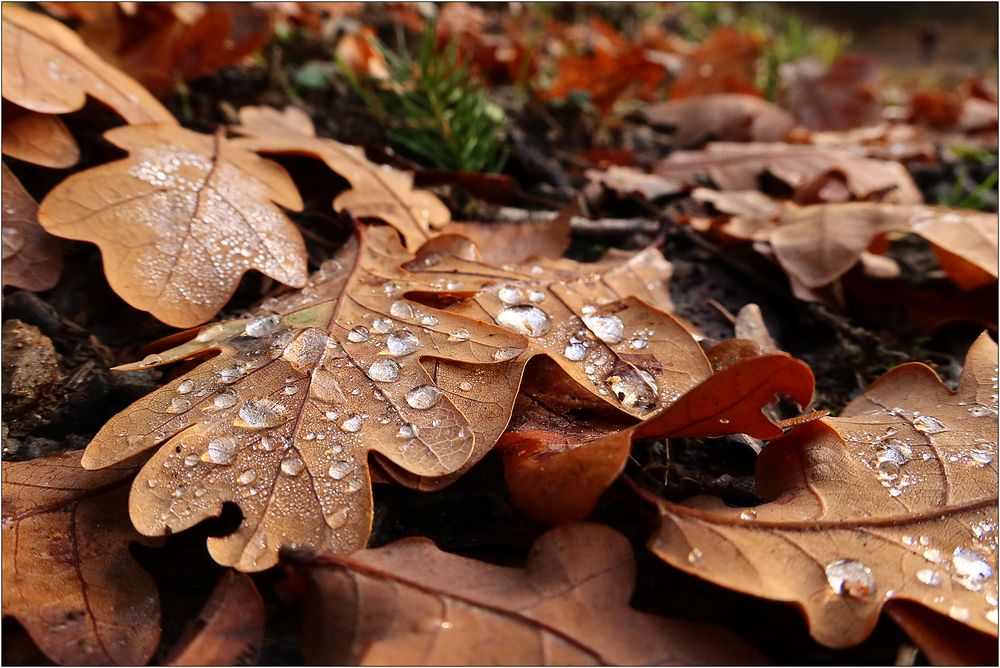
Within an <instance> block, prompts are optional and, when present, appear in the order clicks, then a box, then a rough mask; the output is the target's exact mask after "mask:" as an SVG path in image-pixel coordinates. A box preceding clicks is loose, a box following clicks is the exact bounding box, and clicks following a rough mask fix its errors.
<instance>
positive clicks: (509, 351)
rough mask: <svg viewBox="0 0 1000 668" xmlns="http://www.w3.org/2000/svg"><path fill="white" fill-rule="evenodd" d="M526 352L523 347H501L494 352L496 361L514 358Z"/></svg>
mask: <svg viewBox="0 0 1000 668" xmlns="http://www.w3.org/2000/svg"><path fill="white" fill-rule="evenodd" d="M522 352H524V349H523V348H500V349H499V350H496V351H495V352H494V353H493V361H494V362H506V361H507V360H512V359H514V358H515V357H517V356H518V355H520V354H521V353H522Z"/></svg>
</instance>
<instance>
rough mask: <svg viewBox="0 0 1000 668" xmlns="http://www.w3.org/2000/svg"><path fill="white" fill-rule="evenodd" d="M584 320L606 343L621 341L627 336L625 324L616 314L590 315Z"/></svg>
mask: <svg viewBox="0 0 1000 668" xmlns="http://www.w3.org/2000/svg"><path fill="white" fill-rule="evenodd" d="M583 322H584V323H585V324H586V325H587V327H589V328H590V331H592V332H593V333H594V335H595V336H597V338H599V339H600V340H601V341H604V342H605V343H621V340H622V339H623V338H625V325H624V324H623V323H622V321H621V318H619V317H618V316H616V315H588V316H584V318H583Z"/></svg>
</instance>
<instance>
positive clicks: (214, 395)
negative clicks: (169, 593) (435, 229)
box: [83, 226, 527, 571]
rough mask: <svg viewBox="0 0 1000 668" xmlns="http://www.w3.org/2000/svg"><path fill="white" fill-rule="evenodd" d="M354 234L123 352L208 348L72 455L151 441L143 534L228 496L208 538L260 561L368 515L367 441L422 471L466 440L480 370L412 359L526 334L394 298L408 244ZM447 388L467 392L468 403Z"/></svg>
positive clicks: (176, 523)
mask: <svg viewBox="0 0 1000 668" xmlns="http://www.w3.org/2000/svg"><path fill="white" fill-rule="evenodd" d="M359 236H360V246H359V242H358V241H353V242H351V243H349V244H348V245H347V246H345V247H344V249H343V250H342V251H341V252H340V253H339V255H338V256H337V257H336V258H335V259H334V260H332V261H328V263H327V264H325V265H324V267H323V268H322V269H321V270H320V271H319V272H318V273H317V274H314V276H313V278H312V280H311V282H310V283H309V284H308V285H307V286H306V287H305V288H304V289H303V290H301V291H297V292H292V293H290V294H288V295H286V296H284V297H280V298H271V299H269V300H265V302H263V303H262V305H261V307H260V309H258V310H257V311H256V312H255V314H254V315H253V316H252V317H250V318H244V319H239V320H231V321H225V322H220V323H217V324H214V325H212V326H210V327H206V328H204V329H202V330H201V332H200V333H199V334H198V335H197V337H196V338H194V339H193V340H191V341H189V342H187V343H183V344H181V345H178V346H176V347H174V348H172V349H170V350H167V351H165V352H162V353H160V354H158V355H155V356H153V357H151V358H148V359H147V360H145V361H144V362H140V363H137V364H133V365H127V366H126V367H122V368H123V369H131V368H148V367H150V366H153V365H158V364H165V363H168V362H174V361H178V360H182V359H189V358H193V357H196V358H201V357H204V356H206V355H208V354H212V353H217V354H216V356H214V357H211V359H208V360H207V361H205V362H202V363H201V364H200V365H199V366H197V367H195V368H194V369H193V370H191V371H190V372H188V373H187V374H185V375H183V376H181V377H179V378H177V379H175V380H174V381H172V382H171V383H169V384H168V385H166V386H165V387H163V388H161V389H160V390H158V391H156V392H154V393H152V394H150V395H148V396H146V397H144V398H143V399H140V400H139V401H138V402H136V403H135V404H133V405H132V406H131V407H130V408H128V409H127V410H125V411H123V412H122V413H119V414H118V415H117V416H115V417H114V418H112V419H111V420H110V421H109V422H108V423H107V424H106V425H105V426H104V428H103V429H102V430H101V431H100V432H99V433H98V434H97V436H96V437H95V438H94V440H93V441H92V442H91V444H90V445H89V446H88V448H87V451H86V454H85V455H84V458H83V464H84V466H86V467H87V468H102V467H105V466H111V465H114V464H116V463H117V462H121V461H125V460H128V459H130V458H132V457H134V456H137V455H138V454H140V453H142V452H144V451H147V450H150V449H156V453H155V454H154V455H153V456H152V458H151V459H150V460H149V462H148V463H147V464H146V465H145V466H144V467H143V468H142V470H141V471H140V472H139V474H138V476H137V478H136V482H135V484H134V485H133V488H132V490H133V491H132V496H131V497H130V500H129V507H130V512H131V516H132V521H133V523H134V524H135V525H136V528H138V529H139V531H140V532H141V533H143V534H145V535H160V534H165V533H170V532H174V531H179V530H182V529H185V528H187V527H190V526H192V525H194V524H196V523H198V522H199V521H201V520H203V519H206V518H208V517H212V516H214V515H217V514H219V513H220V512H221V510H222V504H223V503H224V502H227V501H230V502H233V503H235V504H237V505H238V506H239V507H240V509H241V510H242V512H243V518H244V519H243V523H242V524H241V525H240V526H239V528H238V529H237V530H236V531H235V532H234V533H232V534H230V535H228V536H225V537H221V538H211V539H209V542H208V547H209V551H210V553H211V554H212V556H213V558H214V559H215V560H216V561H218V562H219V563H221V564H224V565H230V566H234V567H235V568H237V569H239V570H243V571H257V570H262V569H265V568H268V567H270V566H272V565H273V564H274V563H275V562H276V560H277V554H278V550H279V548H280V547H281V546H282V545H298V546H305V547H309V548H312V549H314V550H323V551H332V552H338V553H343V552H351V551H353V550H356V549H359V548H362V547H364V546H365V544H366V543H367V541H368V536H369V532H370V530H371V522H372V501H371V488H370V482H369V471H368V464H367V457H368V453H369V452H375V453H378V454H379V455H381V457H382V458H384V459H385V460H387V461H389V462H391V463H393V464H395V465H396V466H398V467H399V468H400V469H402V470H405V471H408V472H409V473H411V474H413V475H418V476H425V477H431V476H440V475H444V474H447V473H451V472H453V471H455V470H457V469H459V468H460V467H461V466H462V465H463V464H465V463H466V461H467V460H468V459H469V457H470V456H471V455H472V452H473V441H474V431H473V429H472V427H471V422H473V421H483V422H486V421H488V418H486V417H484V416H483V415H482V413H484V412H486V411H487V410H488V406H489V404H488V402H489V399H490V394H491V392H492V391H493V390H492V385H484V384H483V383H478V382H477V387H476V388H469V389H468V391H465V390H464V389H462V388H459V387H458V386H457V385H452V386H449V385H446V384H445V383H447V382H457V379H455V381H451V380H450V379H449V378H445V377H443V376H442V375H432V374H431V373H429V372H428V368H429V369H431V370H433V368H434V367H433V365H432V364H431V363H430V362H428V363H427V364H428V366H427V367H425V366H422V365H421V362H420V361H421V360H422V359H423V358H425V357H426V358H440V359H442V360H450V361H452V362H456V363H465V364H468V365H471V366H470V368H471V369H473V370H476V369H479V368H482V367H484V366H486V367H487V368H488V366H489V365H491V364H492V363H494V362H495V361H497V360H503V359H507V358H513V357H516V356H517V355H518V354H519V353H520V352H521V351H522V350H523V349H524V348H525V346H526V345H527V344H526V342H525V340H524V337H522V336H521V335H520V334H516V333H513V332H510V331H508V330H506V329H502V328H500V327H497V326H494V325H489V324H485V323H483V322H480V321H476V320H471V319H469V318H466V317H463V316H461V315H457V314H452V313H449V312H446V311H443V310H440V309H435V308H430V307H426V306H423V305H421V304H418V303H416V302H414V301H410V300H408V299H406V298H405V295H406V294H407V293H408V292H409V291H410V289H411V288H412V284H413V282H414V280H413V278H412V276H411V275H410V274H409V273H408V272H406V271H405V270H402V269H400V268H399V267H400V265H401V264H402V263H404V262H406V261H407V260H409V259H411V258H412V256H411V255H409V254H407V253H406V252H405V250H404V249H403V248H402V247H401V246H400V242H399V239H398V237H397V235H396V232H395V231H394V230H393V229H392V228H389V227H385V226H378V227H372V228H367V227H362V228H359ZM419 287H420V288H421V289H423V290H426V289H427V286H426V285H420V286H419ZM459 332H461V333H463V334H461V335H460V334H459ZM487 378H488V376H487ZM449 393H452V394H454V393H461V394H463V395H468V396H469V397H470V403H468V404H467V405H466V406H464V407H462V409H463V410H466V411H467V412H466V413H463V412H462V410H460V409H459V408H457V407H456V405H455V403H453V401H452V399H451V398H450V396H449ZM477 404H478V408H477ZM508 410H509V409H508Z"/></svg>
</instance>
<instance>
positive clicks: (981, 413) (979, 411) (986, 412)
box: [969, 405, 997, 417]
mask: <svg viewBox="0 0 1000 668" xmlns="http://www.w3.org/2000/svg"><path fill="white" fill-rule="evenodd" d="M969 414H970V415H972V416H973V417H987V416H989V417H996V415H997V412H996V411H995V410H993V409H992V408H990V407H989V406H983V405H976V406H972V407H970V408H969Z"/></svg>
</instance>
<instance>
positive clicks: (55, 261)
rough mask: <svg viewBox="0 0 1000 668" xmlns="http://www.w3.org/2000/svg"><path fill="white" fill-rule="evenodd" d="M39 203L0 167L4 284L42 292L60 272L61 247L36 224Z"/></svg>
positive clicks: (5, 167) (50, 285)
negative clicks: (1, 178)
mask: <svg viewBox="0 0 1000 668" xmlns="http://www.w3.org/2000/svg"><path fill="white" fill-rule="evenodd" d="M37 214H38V204H36V203H35V200H34V199H32V197H31V195H29V194H28V192H27V191H26V190H25V189H24V186H22V185H21V182H20V181H18V180H17V177H16V176H14V174H13V172H11V171H10V170H9V169H8V168H7V165H3V284H4V285H13V286H16V287H19V288H24V289H25V290H33V291H36V292H38V291H41V290H48V289H49V288H51V287H54V286H55V284H56V283H58V282H59V275H60V274H61V273H62V264H63V260H62V247H61V246H60V244H59V240H58V239H55V238H53V237H52V236H50V235H49V234H47V233H46V232H45V230H43V229H42V227H41V226H40V225H39V224H38V217H37Z"/></svg>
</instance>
